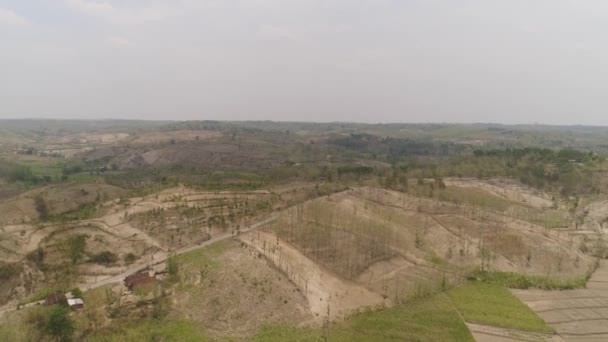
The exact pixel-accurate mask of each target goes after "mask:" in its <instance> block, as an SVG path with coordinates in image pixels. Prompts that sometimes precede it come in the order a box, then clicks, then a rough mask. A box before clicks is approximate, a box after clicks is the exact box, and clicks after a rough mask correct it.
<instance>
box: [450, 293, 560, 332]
mask: <svg viewBox="0 0 608 342" xmlns="http://www.w3.org/2000/svg"><path fill="white" fill-rule="evenodd" d="M447 294H448V296H449V297H450V299H451V300H452V301H453V302H454V304H455V305H456V307H457V308H458V310H459V311H460V312H461V313H462V315H463V316H464V319H465V320H466V321H467V322H471V323H480V324H487V325H493V326H498V327H504V328H512V329H519V330H526V331H536V332H544V333H552V332H553V329H552V328H551V327H549V326H548V325H547V324H546V323H545V322H544V321H543V320H542V319H541V318H540V317H538V316H537V315H536V314H535V313H534V312H533V311H532V310H531V309H530V308H529V307H528V306H526V305H525V304H524V303H522V302H521V301H520V300H519V299H517V298H516V297H515V296H514V295H513V294H512V293H511V292H509V290H508V289H507V288H506V287H505V286H503V285H499V284H487V283H482V282H477V281H471V282H468V283H466V284H465V285H463V286H461V287H458V288H454V289H451V290H449V291H448V292H447Z"/></svg>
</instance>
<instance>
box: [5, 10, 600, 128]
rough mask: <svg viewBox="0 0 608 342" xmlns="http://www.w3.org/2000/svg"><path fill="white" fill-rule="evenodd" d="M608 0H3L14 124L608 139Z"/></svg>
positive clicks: (9, 112)
mask: <svg viewBox="0 0 608 342" xmlns="http://www.w3.org/2000/svg"><path fill="white" fill-rule="evenodd" d="M607 18H608V1H605V0H584V1H581V0H571V1H565V0H533V1H532V0H521V1H520V0H503V1H493V0H470V1H467V0H445V1H438V0H121V1H119V0H98V1H93V0H0V118H6V117H58V118H147V119H180V120H182V119H226V120H242V119H251V120H299V121H363V122H503V123H533V122H541V123H553V124H603V125H608V111H607V109H608V19H607Z"/></svg>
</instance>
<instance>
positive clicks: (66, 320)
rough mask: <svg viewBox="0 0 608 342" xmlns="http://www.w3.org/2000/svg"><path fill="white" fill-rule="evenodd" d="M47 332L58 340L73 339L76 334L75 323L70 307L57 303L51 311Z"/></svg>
mask: <svg viewBox="0 0 608 342" xmlns="http://www.w3.org/2000/svg"><path fill="white" fill-rule="evenodd" d="M46 332H47V334H49V335H50V336H52V337H54V338H55V339H56V340H57V341H62V342H63V341H71V340H72V335H73V334H74V323H73V322H72V320H71V319H70V316H69V311H68V308H66V307H65V306H63V305H55V306H54V307H53V308H52V309H51V312H50V313H49V321H48V323H47V326H46Z"/></svg>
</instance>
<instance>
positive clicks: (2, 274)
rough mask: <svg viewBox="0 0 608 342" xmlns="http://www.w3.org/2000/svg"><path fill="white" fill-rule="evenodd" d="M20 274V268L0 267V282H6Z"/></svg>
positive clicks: (5, 265) (13, 265) (17, 266)
mask: <svg viewBox="0 0 608 342" xmlns="http://www.w3.org/2000/svg"><path fill="white" fill-rule="evenodd" d="M19 273H21V267H20V266H19V265H15V264H4V265H0V280H2V281H7V280H9V279H11V278H13V277H16V276H17V275H19Z"/></svg>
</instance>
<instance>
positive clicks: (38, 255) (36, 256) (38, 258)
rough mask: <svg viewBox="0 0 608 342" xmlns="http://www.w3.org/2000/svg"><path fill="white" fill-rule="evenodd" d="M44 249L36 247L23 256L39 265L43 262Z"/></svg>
mask: <svg viewBox="0 0 608 342" xmlns="http://www.w3.org/2000/svg"><path fill="white" fill-rule="evenodd" d="M44 255H45V254H44V250H43V249H42V248H41V247H38V248H36V250H34V251H31V252H29V253H27V255H26V256H25V257H26V258H27V260H29V261H31V262H33V263H35V264H36V265H38V266H41V265H42V263H43V262H44Z"/></svg>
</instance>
